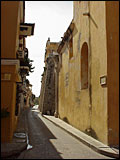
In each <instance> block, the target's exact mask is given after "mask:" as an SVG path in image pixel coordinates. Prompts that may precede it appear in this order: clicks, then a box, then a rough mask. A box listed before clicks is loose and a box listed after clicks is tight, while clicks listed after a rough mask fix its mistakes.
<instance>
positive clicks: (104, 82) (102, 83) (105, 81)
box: [100, 76, 107, 86]
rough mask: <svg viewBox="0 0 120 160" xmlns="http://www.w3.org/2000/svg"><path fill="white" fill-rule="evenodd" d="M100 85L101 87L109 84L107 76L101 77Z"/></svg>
mask: <svg viewBox="0 0 120 160" xmlns="http://www.w3.org/2000/svg"><path fill="white" fill-rule="evenodd" d="M100 84H101V86H102V85H106V84H107V76H102V77H100Z"/></svg>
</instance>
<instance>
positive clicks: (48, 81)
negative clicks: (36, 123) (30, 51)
mask: <svg viewBox="0 0 120 160" xmlns="http://www.w3.org/2000/svg"><path fill="white" fill-rule="evenodd" d="M57 48H58V43H54V42H50V39H48V41H47V43H46V53H45V67H44V72H43V74H42V85H41V93H40V104H39V109H40V112H41V113H42V114H49V115H54V114H55V113H56V108H57V107H56V106H57V100H56V99H57V93H58V92H57V91H56V90H57V87H58V85H57V79H58V78H57V76H58V74H57V66H58V58H59V56H58V54H57V53H56V51H57Z"/></svg>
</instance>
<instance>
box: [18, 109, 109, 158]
mask: <svg viewBox="0 0 120 160" xmlns="http://www.w3.org/2000/svg"><path fill="white" fill-rule="evenodd" d="M27 113H28V114H27ZM26 114H27V115H26V118H27V123H28V138H29V146H30V149H28V150H26V151H24V152H22V153H21V154H20V155H19V157H18V159H111V158H110V157H107V156H104V155H101V154H99V153H97V152H95V151H93V150H92V149H90V148H89V147H87V146H85V145H84V144H82V143H81V142H79V141H78V140H77V139H75V138H74V137H72V136H71V135H69V134H68V133H66V132H65V131H63V130H62V129H61V128H59V127H57V126H55V125H54V124H53V123H52V122H50V121H49V120H47V119H45V118H44V117H42V116H41V114H40V113H39V111H38V110H34V109H30V110H29V111H28V112H26Z"/></svg>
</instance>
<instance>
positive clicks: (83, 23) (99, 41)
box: [59, 1, 118, 144]
mask: <svg viewBox="0 0 120 160" xmlns="http://www.w3.org/2000/svg"><path fill="white" fill-rule="evenodd" d="M113 3H114V2H113ZM113 6H114V5H113ZM114 9H115V8H114ZM88 12H89V13H90V15H88V14H87V13H88ZM116 12H117V11H116ZM116 12H115V13H114V14H117V13H116ZM108 13H109V12H108ZM111 14H112V12H111ZM106 16H107V15H106V2H105V1H100V2H97V1H89V2H88V1H75V2H74V23H75V26H76V28H77V31H78V32H77V33H76V35H74V37H73V58H72V59H71V60H69V57H68V56H69V54H68V52H69V51H68V48H67V47H66V51H65V52H64V53H63V54H62V68H61V70H60V73H59V116H60V118H61V119H64V120H65V121H66V122H68V123H70V124H71V125H73V126H74V127H76V128H78V129H80V130H81V131H84V132H86V130H87V129H88V128H91V130H90V132H89V133H88V134H90V135H91V136H93V137H94V138H96V139H98V140H99V141H101V142H103V143H105V144H109V139H108V125H109V126H111V127H112V128H114V130H115V131H117V133H118V128H117V126H118V118H116V121H117V123H116V125H114V123H113V118H112V120H109V123H108V117H109V118H111V117H112V116H113V117H115V114H116V113H117V112H118V108H117V106H118V98H116V99H115V98H114V99H112V97H111V96H112V89H113V87H109V85H111V82H113V84H114V83H115V84H117V87H118V74H117V73H116V75H115V77H116V78H111V79H110V78H109V77H110V71H111V67H112V65H111V67H110V64H112V63H111V60H112V59H113V60H115V61H114V63H113V64H114V69H115V70H116V71H118V69H117V67H118V62H117V61H116V59H117V58H118V55H117V54H116V56H115V57H114V58H115V59H114V58H112V57H113V54H111V56H110V57H109V53H108V52H107V51H108V50H107V43H109V42H108V41H107V37H106V35H107V34H106V33H108V34H109V32H106V25H108V26H109V23H110V20H109V23H108V22H107V21H106ZM111 16H112V15H111ZM111 16H109V17H111ZM114 17H115V16H114ZM113 21H114V20H113ZM111 24H112V22H111ZM114 25H118V24H116V23H115V24H114ZM116 30H117V27H116V28H115V27H114V30H113V32H114V33H115V34H118V30H117V32H116ZM113 38H115V37H113ZM117 40H118V37H117V36H116V39H115V41H116V42H117ZM84 42H86V43H87V45H88V66H89V67H88V71H89V73H88V88H87V89H81V48H82V45H83V43H84ZM110 45H111V43H110ZM111 47H112V48H113V51H112V52H113V53H114V52H115V51H118V48H117V47H118V44H116V47H115V46H114V44H112V45H111ZM111 47H110V48H111ZM114 47H115V48H114ZM109 50H110V49H109ZM110 53H111V52H110ZM108 57H109V58H108ZM116 62H117V64H116V65H115V63H116ZM107 63H108V64H107ZM102 76H107V79H108V82H107V83H108V84H107V85H101V83H100V77H102ZM111 76H112V77H114V71H113V72H112V75H111ZM108 87H109V93H108ZM117 87H115V89H113V92H115V93H116V95H118V90H117ZM110 97H111V98H110ZM117 97H118V96H117ZM110 99H112V100H111V101H110ZM115 100H116V102H115ZM108 101H109V102H108ZM110 103H112V104H111V107H110V106H109V104H110ZM112 105H116V108H117V109H116V111H115V112H112ZM108 111H109V112H108ZM110 114H111V115H110ZM117 117H118V116H117ZM113 126H114V127H113ZM86 133H87V132H86ZM114 133H115V132H114ZM116 141H117V142H118V139H117V140H116ZM115 143H116V142H115Z"/></svg>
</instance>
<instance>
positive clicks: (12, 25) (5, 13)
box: [1, 1, 20, 58]
mask: <svg viewBox="0 0 120 160" xmlns="http://www.w3.org/2000/svg"><path fill="white" fill-rule="evenodd" d="M19 26H20V1H2V2H1V58H16V51H17V49H18V45H19V37H18V35H19Z"/></svg>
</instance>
